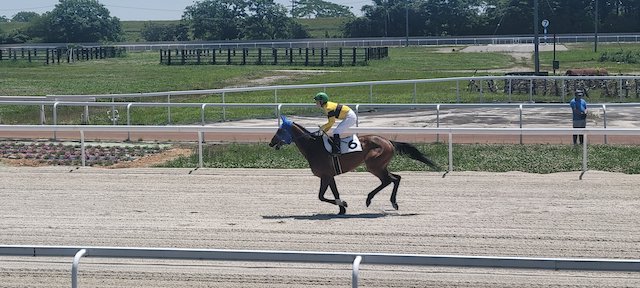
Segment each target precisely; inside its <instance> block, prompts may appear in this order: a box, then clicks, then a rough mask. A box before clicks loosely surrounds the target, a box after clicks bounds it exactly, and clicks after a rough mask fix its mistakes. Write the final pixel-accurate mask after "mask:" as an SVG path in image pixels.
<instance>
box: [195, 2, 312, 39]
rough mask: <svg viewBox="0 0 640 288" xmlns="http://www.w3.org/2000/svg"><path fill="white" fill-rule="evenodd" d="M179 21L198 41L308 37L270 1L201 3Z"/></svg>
mask: <svg viewBox="0 0 640 288" xmlns="http://www.w3.org/2000/svg"><path fill="white" fill-rule="evenodd" d="M182 20H183V21H184V22H185V23H187V24H188V25H189V26H190V27H191V31H192V34H193V37H194V38H195V39H199V40H238V39H256V40H258V39H284V38H307V37H309V34H308V33H307V32H306V31H305V29H304V27H302V25H300V24H298V23H295V22H294V21H293V19H291V18H289V17H287V10H286V8H285V7H284V6H282V5H280V4H276V3H275V2H274V1H273V0H256V1H250V0H205V1H202V2H196V3H195V4H194V5H191V6H188V7H187V8H186V10H185V13H184V14H183V16H182Z"/></svg>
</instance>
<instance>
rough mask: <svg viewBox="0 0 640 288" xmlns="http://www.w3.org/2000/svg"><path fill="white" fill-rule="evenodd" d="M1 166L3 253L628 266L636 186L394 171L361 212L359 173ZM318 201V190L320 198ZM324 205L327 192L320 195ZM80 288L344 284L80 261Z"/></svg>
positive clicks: (33, 273) (66, 261) (326, 273)
mask: <svg viewBox="0 0 640 288" xmlns="http://www.w3.org/2000/svg"><path fill="white" fill-rule="evenodd" d="M190 171H191V170H190V169H164V168H154V169H149V168H129V169H103V168H89V167H87V168H79V169H77V170H72V172H69V168H68V167H0V231H1V232H0V243H2V244H8V245H63V246H120V247H179V248H215V249H251V250H262V249H264V250H293V251H296V250H301V251H328V252H373V253H376V252H380V253H408V254H437V255H478V256H480V255H487V256H528V257H563V258H564V257H570V258H574V257H575V258H624V259H640V228H639V226H638V225H637V224H638V223H637V222H638V221H637V219H640V212H639V211H640V194H638V191H637V187H638V184H639V183H640V178H639V177H638V176H637V175H636V176H633V175H623V174H616V173H605V172H598V171H588V172H587V173H586V174H585V176H584V178H583V180H578V177H579V174H580V172H579V171H576V172H569V173H557V174H548V175H538V174H526V173H520V172H510V173H481V172H453V173H451V174H449V175H447V176H446V177H445V178H444V179H443V178H442V176H441V174H438V173H433V172H399V174H400V175H402V176H403V178H402V183H401V186H400V190H399V193H398V204H399V205H400V210H399V211H393V210H391V205H390V203H389V194H390V188H387V189H385V190H383V191H382V192H381V193H380V194H379V195H378V196H377V197H376V198H375V199H374V201H373V204H372V206H371V207H369V208H367V207H365V205H364V202H365V199H366V194H367V193H368V192H369V191H370V190H372V189H373V188H375V186H377V184H378V183H377V180H376V179H375V177H374V176H372V175H370V174H368V173H347V174H344V175H341V176H339V177H338V178H337V183H338V188H339V189H341V192H342V194H341V195H342V200H344V201H347V202H348V203H349V208H348V210H347V214H348V215H345V216H337V215H335V213H337V211H338V209H337V208H336V207H335V206H332V205H330V204H326V203H322V202H320V201H319V200H318V199H317V189H318V186H319V180H318V179H317V178H316V177H314V176H312V175H311V173H310V171H308V170H306V169H303V170H277V169H268V170H256V169H198V170H196V171H193V173H191V174H189V172H190ZM329 194H330V193H329ZM328 196H329V195H328ZM71 261H72V259H70V258H41V257H32V258H26V257H0V287H69V282H70V270H71ZM81 263H82V264H81V265H80V275H79V278H80V287H349V285H350V281H351V271H350V267H349V265H318V264H298V263H289V264H287V263H252V262H247V263H244V262H211V261H151V260H140V259H130V260H124V259H102V258H100V259H98V258H86V259H83V260H82V262H81ZM361 269H362V270H361V274H360V276H361V281H360V287H640V274H639V273H615V272H584V271H539V270H517V269H466V268H442V267H440V268H439V267H404V266H377V265H366V263H365V264H363V266H362V267H361Z"/></svg>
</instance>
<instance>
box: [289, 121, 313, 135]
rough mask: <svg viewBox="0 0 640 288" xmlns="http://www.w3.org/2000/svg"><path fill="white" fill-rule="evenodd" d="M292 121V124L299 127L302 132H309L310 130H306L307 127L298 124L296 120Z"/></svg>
mask: <svg viewBox="0 0 640 288" xmlns="http://www.w3.org/2000/svg"><path fill="white" fill-rule="evenodd" d="M292 123H293V125H296V127H298V128H300V130H302V132H304V133H306V134H309V133H311V132H309V130H307V128H304V126H302V125H300V124H298V123H296V122H292Z"/></svg>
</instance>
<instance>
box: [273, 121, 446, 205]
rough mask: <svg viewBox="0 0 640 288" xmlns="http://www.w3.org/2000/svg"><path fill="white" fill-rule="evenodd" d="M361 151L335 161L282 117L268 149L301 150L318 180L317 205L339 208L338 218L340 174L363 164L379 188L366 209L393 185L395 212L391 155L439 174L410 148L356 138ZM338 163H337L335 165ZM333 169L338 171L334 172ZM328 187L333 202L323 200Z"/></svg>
mask: <svg viewBox="0 0 640 288" xmlns="http://www.w3.org/2000/svg"><path fill="white" fill-rule="evenodd" d="M358 139H359V140H360V144H361V146H362V151H359V152H351V153H348V154H343V155H340V156H338V157H337V158H335V159H334V157H333V156H332V155H331V154H330V153H329V152H327V150H326V149H325V148H324V143H323V140H322V136H319V135H316V134H315V133H311V132H309V131H308V130H307V129H305V128H304V127H302V126H300V125H299V124H296V123H294V122H292V121H290V120H288V119H287V118H286V117H284V116H283V117H282V125H280V128H279V129H278V131H277V132H276V134H275V135H274V136H273V138H272V139H271V142H270V143H269V146H271V147H274V148H275V149H276V150H277V149H280V147H281V146H282V145H285V144H290V143H291V142H294V143H295V144H296V146H297V147H298V150H300V153H302V155H303V156H304V157H305V158H306V159H307V161H308V162H309V167H310V168H311V171H312V172H313V175H315V176H318V177H319V178H320V193H319V194H318V197H319V198H320V201H323V202H328V203H331V204H334V205H338V206H339V207H340V212H339V214H344V213H345V212H346V209H345V208H346V207H347V202H345V201H342V200H340V194H339V193H338V188H337V187H336V181H335V179H334V177H335V176H336V175H338V174H340V173H342V171H344V172H348V171H351V170H354V169H356V168H357V167H358V166H360V165H361V164H362V163H364V164H365V166H366V168H367V171H369V172H370V173H371V174H373V175H375V176H376V177H378V179H380V181H381V182H382V184H380V186H378V187H376V188H375V189H373V191H371V192H370V193H369V195H368V196H367V202H366V205H367V207H369V205H370V204H371V200H372V199H373V197H374V196H375V195H376V194H377V193H378V192H380V190H382V189H383V188H385V187H387V186H388V185H389V184H391V183H393V191H392V192H391V205H393V208H395V209H396V210H398V203H397V202H396V193H397V192H398V185H399V184H400V178H401V177H400V175H397V174H393V173H391V172H389V170H388V169H387V166H388V165H389V162H391V158H393V154H394V151H397V152H399V153H402V154H406V155H407V156H409V157H410V158H411V159H414V160H418V161H420V162H423V163H425V164H427V165H429V166H430V167H432V168H433V169H435V170H441V169H440V168H439V167H438V166H437V165H436V164H435V163H434V162H433V161H431V160H429V159H428V158H427V157H425V156H424V155H423V154H422V153H420V151H419V150H418V149H416V147H414V146H413V145H411V144H408V143H403V142H396V141H390V140H387V139H385V138H383V137H380V136H376V135H366V136H359V137H358ZM335 161H338V163H335ZM336 167H340V168H341V169H339V168H336ZM327 187H330V188H331V192H333V196H334V198H335V199H333V200H332V199H327V198H325V197H324V194H325V192H326V191H327Z"/></svg>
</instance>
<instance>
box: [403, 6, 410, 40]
mask: <svg viewBox="0 0 640 288" xmlns="http://www.w3.org/2000/svg"><path fill="white" fill-rule="evenodd" d="M404 19H405V31H406V32H407V34H406V40H407V42H406V47H409V0H406V2H404Z"/></svg>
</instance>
